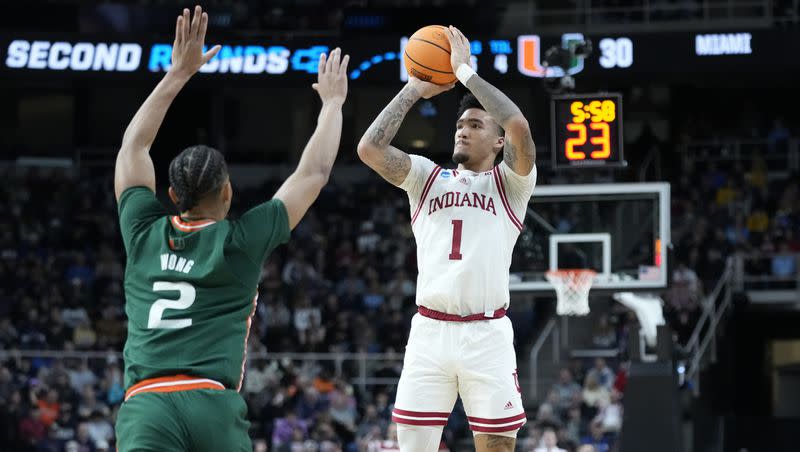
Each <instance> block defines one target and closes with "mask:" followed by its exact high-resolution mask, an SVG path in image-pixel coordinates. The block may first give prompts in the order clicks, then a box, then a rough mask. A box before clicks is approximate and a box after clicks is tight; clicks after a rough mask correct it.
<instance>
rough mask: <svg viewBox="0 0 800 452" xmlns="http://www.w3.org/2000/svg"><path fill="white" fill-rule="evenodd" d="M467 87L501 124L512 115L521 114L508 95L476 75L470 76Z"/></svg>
mask: <svg viewBox="0 0 800 452" xmlns="http://www.w3.org/2000/svg"><path fill="white" fill-rule="evenodd" d="M467 88H469V90H470V91H471V92H472V94H474V95H475V97H476V98H477V99H478V100H479V101H480V102H481V105H483V108H485V109H486V111H487V112H489V114H490V115H492V117H493V118H494V119H495V120H496V121H497V122H498V124H500V125H501V126H503V125H504V124H505V122H506V121H508V119H509V118H511V117H512V116H514V115H516V114H522V112H521V111H520V109H519V107H517V105H516V104H515V103H514V102H513V101H512V100H511V99H509V98H508V96H506V95H505V94H503V92H502V91H500V90H499V89H497V88H495V87H494V86H492V84H491V83H489V82H487V81H486V80H484V79H482V78H480V77H479V76H477V75H473V76H472V77H470V79H469V81H468V82H467Z"/></svg>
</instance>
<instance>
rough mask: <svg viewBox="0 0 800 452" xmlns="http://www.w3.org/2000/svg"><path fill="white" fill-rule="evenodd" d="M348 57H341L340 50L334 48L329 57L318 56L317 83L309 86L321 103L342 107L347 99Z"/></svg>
mask: <svg viewBox="0 0 800 452" xmlns="http://www.w3.org/2000/svg"><path fill="white" fill-rule="evenodd" d="M348 61H350V55H345V56H344V57H342V49H340V48H338V47H337V48H335V49H333V51H331V54H330V55H325V54H324V53H323V54H322V55H320V56H319V68H318V71H317V83H314V84H313V85H311V87H312V88H314V90H315V91H316V92H317V94H319V98H320V99H322V103H323V104H324V103H336V104H339V105H342V104H343V103H344V100H345V98H346V97H347V62H348Z"/></svg>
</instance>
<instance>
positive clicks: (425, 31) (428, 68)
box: [403, 25, 456, 85]
mask: <svg viewBox="0 0 800 452" xmlns="http://www.w3.org/2000/svg"><path fill="white" fill-rule="evenodd" d="M403 62H404V63H405V65H406V71H408V75H410V76H414V77H416V78H418V79H420V80H422V81H425V82H431V83H435V84H437V85H449V84H450V83H454V82H455V81H456V76H455V74H453V67H452V66H451V65H450V41H448V40H447V35H446V34H445V32H444V27H443V26H441V25H428V26H427V27H422V28H420V29H419V30H417V31H416V32H415V33H414V34H413V35H411V37H410V38H409V39H408V43H407V44H406V50H405V52H404V53H403Z"/></svg>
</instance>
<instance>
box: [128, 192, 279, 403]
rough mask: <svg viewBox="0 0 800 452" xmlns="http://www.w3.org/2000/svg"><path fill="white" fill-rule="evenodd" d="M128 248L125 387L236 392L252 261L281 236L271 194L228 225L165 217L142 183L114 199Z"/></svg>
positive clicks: (257, 264) (259, 260)
mask: <svg viewBox="0 0 800 452" xmlns="http://www.w3.org/2000/svg"><path fill="white" fill-rule="evenodd" d="M119 219H120V228H121V230H122V240H123V242H124V245H125V251H126V252H127V255H128V257H127V265H126V268H125V312H126V314H127V315H128V338H127V341H126V342H125V351H124V353H123V356H124V358H125V387H126V388H129V387H130V386H131V385H133V384H136V383H137V382H139V381H142V380H144V379H149V378H155V377H161V376H167V375H179V374H184V375H191V376H197V377H202V378H208V379H212V380H216V381H218V382H220V383H222V384H223V385H224V386H225V387H226V388H230V389H236V390H239V388H240V387H241V382H242V375H243V372H244V362H245V359H246V342H247V336H248V334H249V332H250V322H251V319H252V317H253V314H254V313H255V307H256V297H257V288H258V287H257V286H258V279H259V274H260V271H261V266H262V265H263V263H264V260H265V259H266V257H267V256H268V255H269V253H270V252H271V251H272V250H273V249H274V248H275V247H276V246H278V245H280V244H282V243H285V242H286V241H287V240H288V239H289V234H290V229H289V218H288V215H287V213H286V208H285V206H284V205H283V203H282V202H281V201H280V200H277V199H273V200H271V201H267V202H265V203H263V204H260V205H258V206H256V207H254V208H252V209H250V210H249V211H247V212H246V213H245V214H244V215H242V216H241V218H239V219H238V220H236V221H228V220H222V221H213V220H204V221H197V222H187V221H183V220H181V219H180V218H179V217H177V216H169V215H168V212H167V211H166V209H165V208H164V206H163V205H162V204H161V203H160V202H159V201H158V200H157V199H156V197H155V194H154V193H153V192H152V191H150V190H149V189H148V188H146V187H131V188H129V189H127V190H125V191H124V192H123V193H122V196H120V199H119Z"/></svg>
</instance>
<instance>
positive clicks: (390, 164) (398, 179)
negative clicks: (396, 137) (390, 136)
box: [380, 146, 411, 186]
mask: <svg viewBox="0 0 800 452" xmlns="http://www.w3.org/2000/svg"><path fill="white" fill-rule="evenodd" d="M409 171H411V158H410V157H409V156H408V154H406V153H405V152H403V151H401V150H399V149H397V148H395V147H392V146H389V149H387V150H386V152H385V153H384V154H383V170H382V171H381V172H380V174H381V176H383V177H384V178H385V179H386V180H387V181H389V182H390V183H392V184H393V185H398V186H399V185H400V184H402V183H403V181H404V180H405V178H406V176H408V173H409Z"/></svg>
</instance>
